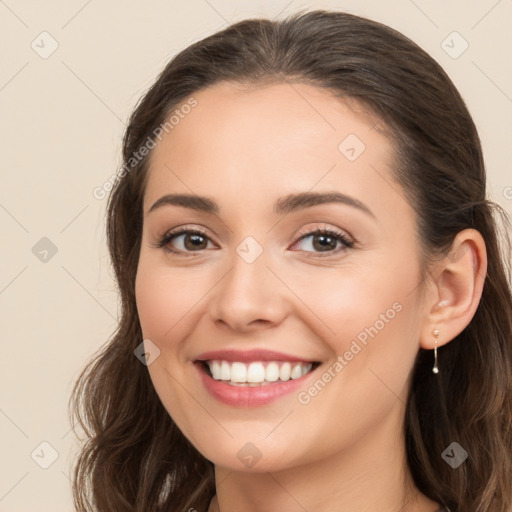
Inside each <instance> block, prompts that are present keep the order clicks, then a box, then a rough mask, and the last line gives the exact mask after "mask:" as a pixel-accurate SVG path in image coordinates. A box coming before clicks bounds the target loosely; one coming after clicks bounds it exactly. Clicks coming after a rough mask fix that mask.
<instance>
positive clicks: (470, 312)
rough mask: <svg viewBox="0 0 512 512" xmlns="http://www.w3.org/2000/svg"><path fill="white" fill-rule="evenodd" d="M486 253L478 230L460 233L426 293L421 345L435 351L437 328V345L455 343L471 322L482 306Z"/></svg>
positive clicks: (466, 230) (433, 275)
mask: <svg viewBox="0 0 512 512" xmlns="http://www.w3.org/2000/svg"><path fill="white" fill-rule="evenodd" d="M486 274H487V252H486V249H485V242H484V239H483V237H482V235H481V234H480V233H479V232H478V231H476V230H475V229H465V230H464V231H461V232H460V233H458V234H457V235H456V236H455V238H454V240H453V243H452V246H451V248H450V252H449V253H448V255H447V256H446V257H445V258H443V260H441V261H439V262H437V263H436V264H435V268H434V270H433V271H432V273H431V275H430V279H429V281H430V282H431V283H430V284H432V286H431V287H429V291H428V293H427V294H426V297H427V298H426V299H425V300H426V302H425V315H426V316H425V318H424V322H423V325H422V327H421V335H420V346H421V347H422V348H424V349H433V348H434V346H435V337H434V335H433V334H432V332H433V331H434V329H437V330H438V331H439V338H438V346H442V345H444V344H445V343H448V342H449V341H451V340H453V339H454V338H455V337H456V336H457V335H458V334H460V333H461V332H462V331H463V330H464V329H465V328H466V326H467V325H468V324H469V322H471V319H472V318H473V316H474V314H475V311H476V309H477V307H478V304H479V303H480V298H481V296H482V290H483V287H484V282H485V276H486Z"/></svg>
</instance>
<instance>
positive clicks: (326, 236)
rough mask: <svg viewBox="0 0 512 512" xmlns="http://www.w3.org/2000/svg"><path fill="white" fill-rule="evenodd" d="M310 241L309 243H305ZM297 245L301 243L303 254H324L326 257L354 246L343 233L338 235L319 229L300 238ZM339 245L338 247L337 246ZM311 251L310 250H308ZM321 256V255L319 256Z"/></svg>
mask: <svg viewBox="0 0 512 512" xmlns="http://www.w3.org/2000/svg"><path fill="white" fill-rule="evenodd" d="M308 239H310V241H307V242H306V240H308ZM296 243H297V244H300V243H302V245H303V248H302V249H301V250H303V251H305V252H313V253H325V255H326V256H328V255H329V254H334V253H338V252H340V251H342V250H344V249H349V248H351V247H353V246H354V243H353V242H352V241H351V240H349V239H348V238H347V237H346V236H345V235H344V234H343V233H339V232H336V231H333V230H330V229H320V230H318V229H317V230H315V231H311V232H310V233H306V234H305V235H303V236H301V238H299V240H298V241H297V242H296ZM338 244H340V245H341V247H340V245H338ZM309 249H312V250H309ZM319 256H323V254H321V255H319Z"/></svg>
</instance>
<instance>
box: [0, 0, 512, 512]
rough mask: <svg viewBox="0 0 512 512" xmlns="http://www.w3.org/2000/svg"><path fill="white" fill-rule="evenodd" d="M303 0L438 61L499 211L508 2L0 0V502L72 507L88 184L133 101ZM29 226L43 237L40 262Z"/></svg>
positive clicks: (504, 162) (84, 325) (506, 179)
mask: <svg viewBox="0 0 512 512" xmlns="http://www.w3.org/2000/svg"><path fill="white" fill-rule="evenodd" d="M315 7H322V8H332V9H339V10H346V11H349V12H352V13H355V14H361V15H364V16H368V17H370V18H373V19H375V20H378V21H382V22H384V23H386V24H388V25H390V26H392V27H394V28H396V29H398V30H399V31H401V32H403V33H404V34H406V35H408V36H409V37H411V38H412V39H413V40H415V41H416V42H417V43H418V44H420V46H422V47H423V48H424V49H426V50H427V51H428V52H429V53H430V54H431V55H432V56H433V57H434V58H435V59H436V60H437V61H438V62H439V63H440V64H441V65H442V66H443V67H444V68H445V70H446V71H447V72H448V74H449V75H450V77H451V78H452V79H453V81H454V82H455V84H456V86H457V87H458V88H459V90H460V91H461V93H462V95H463V97H464V98H465V100H466V102H467V104H468V107H469V109H470V111H471V113H472V115H473V117H474V119H475V122H476V124H477V126H478V128H479V131H480V135H481V138H482V141H483V146H484V152H485V159H486V162H487V168H488V173H489V179H488V182H489V196H490V197H491V198H492V199H494V200H495V201H497V202H499V203H500V204H501V205H503V207H504V208H505V209H506V210H507V211H508V212H509V213H511V214H512V175H511V172H510V160H511V141H512V133H511V132H512V120H511V113H512V73H511V69H510V50H511V42H512V37H511V25H510V20H512V1H511V0H501V1H500V0H498V1H496V0H481V1H477V2H467V1H451V2H445V1H442V0H431V1H422V0H414V1H412V0H392V1H386V2H379V1H331V2H313V1H312V2H301V1H299V0H295V1H293V0H292V1H290V0H277V1H272V2H271V1H263V0H260V1H255V0H252V1H249V0H243V1H236V0H189V1H187V2H177V1H174V2H172V1H167V2H165V1H153V2H125V1H120V0H106V1H105V0H104V1H99V0H89V1H86V0H73V1H66V2H65V1H63V0H61V1H53V2H35V1H33V2H27V1H19V0H7V1H6V2H1V1H0V34H1V38H2V48H3V54H2V65H1V66H0V108H1V114H0V115H1V119H2V123H1V140H2V142H3V144H2V151H1V162H2V187H1V189H0V225H1V232H0V235H1V237H2V244H3V247H4V255H6V257H5V258H4V259H3V262H2V265H1V271H0V308H1V315H2V316H1V320H0V325H1V340H2V360H1V361H2V363H1V372H0V375H1V397H0V428H1V432H2V436H1V453H2V455H1V460H2V463H1V474H0V511H2V512H6V511H13V512H14V511H16V512H25V511H27V512H28V511H34V510H38V511H40V512H44V511H52V512H59V511H70V510H72V500H71V492H70V480H69V475H70V471H71V467H72V465H73V460H74V454H75V453H76V448H77V444H76V441H75V440H74V437H73V435H72V434H70V433H69V431H70V425H69V422H68V417H67V401H68V398H69V394H70V391H71V386H72V383H73V381H74V379H75V378H76V376H77V375H78V372H79V370H80V369H81V368H82V366H83V365H84V364H85V362H86V360H87V359H88V358H89V357H90V356H91V355H92V353H93V352H94V351H95V350H96V349H98V348H99V347H100V345H102V344H103V343H104V342H105V341H106V340H107V338H108V337H109V335H110V334H111V333H112V331H113V330H114V328H115V326H116V318H117V313H118V311H117V297H116V292H115V285H114V283H113V281H112V275H111V272H110V268H109V261H108V256H107V251H106V245H105V235H104V213H105V205H106V199H103V200H98V199H96V198H95V197H94V196H93V194H92V191H93V189H94V188H95V187H98V186H102V185H103V183H104V182H105V181H107V180H108V179H109V177H110V176H111V175H112V174H113V173H114V172H115V170H116V168H117V167H118V165H119V164H120V144H121V137H122V133H123V129H124V123H125V122H126V120H127V116H128V115H129V113H130V111H131V110H132V108H133V106H134V105H135V102H136V101H137V99H138V98H139V97H140V96H141V94H142V93H143V91H144V90H145V89H146V88H147V87H148V86H149V85H150V84H151V83H152V81H153V80H154V78H155V77H156V74H157V73H159V72H160V71H161V69H162V68H163V66H164V64H165V63H166V62H167V60H168V59H169V58H170V57H171V56H172V55H174V54H175V53H176V52H177V51H179V50H181V49H182V48H184V47H185V46H187V45H188V44H190V43H192V42H193V41H196V40H198V39H200V38H202V37H204V36H206V35H208V34H210V33H212V32H214V31H216V30H218V29H220V28H222V27H224V26H225V25H226V24H227V23H230V22H233V21H237V20H240V19H243V18H246V17H255V16H265V17H276V16H279V17H282V16H284V15H286V14H288V13H291V12H293V11H296V10H298V9H300V8H308V9H312V8H315ZM44 31H46V32H48V33H49V34H50V35H40V34H41V33H42V32H44ZM453 31H457V32H458V33H459V34H460V36H462V38H463V39H464V40H465V41H467V43H468V44H469V46H468V48H467V50H466V51H465V52H464V53H462V54H461V55H460V56H459V57H458V58H453V56H454V55H455V53H458V52H459V51H460V50H462V49H463V46H462V45H463V44H464V41H463V40H462V39H460V38H459V37H458V36H450V38H448V39H447V40H446V41H447V42H445V43H444V44H443V43H442V42H443V41H444V40H445V39H446V38H447V36H449V35H450V34H451V33H452V32H453ZM454 37H455V39H454ZM452 41H453V42H452ZM56 44H58V48H57V49H56V50H55V51H54V53H52V54H51V55H47V54H48V53H49V52H50V51H51V50H52V45H54V46H55V45H56ZM447 44H448V45H449V46H452V47H453V48H451V49H449V48H447V47H446V45H447ZM31 45H32V46H33V47H34V48H33V47H32V46H31ZM445 50H448V51H449V52H451V53H452V56H450V55H449V54H448V53H447V52H446V51H445ZM43 57H46V58H43ZM43 237H46V238H48V239H49V240H50V241H51V243H52V244H53V245H54V246H55V248H56V249H57V252H56V253H55V254H54V255H52V252H51V250H50V252H48V253H47V254H46V261H41V258H44V257H45V253H44V250H45V248H46V249H48V247H47V246H45V244H48V242H47V241H43V242H40V240H41V239H42V238H43ZM36 244H39V245H36ZM34 246H35V247H36V248H35V249H33V247H34ZM41 251H43V252H41ZM34 253H35V254H34ZM42 442H46V443H49V445H50V446H49V445H47V444H45V445H42V446H41V445H40V443H42ZM53 450H54V451H55V452H57V453H58V457H57V458H56V459H55V460H54V461H53V459H52V454H54V451H53ZM41 465H43V466H44V465H48V467H47V469H44V468H43V467H41Z"/></svg>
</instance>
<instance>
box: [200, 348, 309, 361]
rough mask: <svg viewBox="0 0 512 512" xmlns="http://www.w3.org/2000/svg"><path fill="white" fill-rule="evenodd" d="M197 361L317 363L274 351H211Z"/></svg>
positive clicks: (201, 355) (203, 354)
mask: <svg viewBox="0 0 512 512" xmlns="http://www.w3.org/2000/svg"><path fill="white" fill-rule="evenodd" d="M196 360H197V361H214V360H216V361H240V362H253V361H290V362H306V363H314V362H317V361H315V360H313V359H309V358H305V357H298V356H294V355H291V354H285V353H283V352H274V351H273V350H263V349H255V350H234V349H231V350H211V351H209V352H203V353H202V354H200V355H199V356H198V357H197V358H196Z"/></svg>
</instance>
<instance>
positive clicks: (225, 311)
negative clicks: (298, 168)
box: [210, 251, 290, 332]
mask: <svg viewBox="0 0 512 512" xmlns="http://www.w3.org/2000/svg"><path fill="white" fill-rule="evenodd" d="M264 255H265V251H264V252H263V253H262V254H261V255H260V256H259V257H258V258H257V259H256V260H255V261H253V262H252V263H248V262H247V261H245V260H244V259H243V258H241V257H240V256H239V255H238V254H237V253H235V254H234V256H233V259H232V265H231V269H230V270H229V271H228V272H227V274H226V275H225V276H224V277H223V278H222V279H221V281H220V282H219V283H218V285H217V286H215V288H214V290H212V291H214V293H213V294H212V296H211V297H212V299H211V303H210V308H211V310H210V311H211V317H212V319H213V321H214V323H215V324H216V325H217V326H219V327H221V328H223V329H229V330H232V331H237V332H251V331H256V330H261V329H267V328H270V327H274V326H276V325H278V324H280V323H281V322H282V321H283V320H284V319H285V318H286V316H287V315H288V314H289V312H290V300H289V297H287V293H286V290H287V288H286V286H285V285H284V284H283V283H282V281H281V280H280V279H279V278H278V277H276V273H275V271H273V270H271V268H270V265H269V264H270V261H269V259H268V258H266V257H265V256H264Z"/></svg>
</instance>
